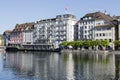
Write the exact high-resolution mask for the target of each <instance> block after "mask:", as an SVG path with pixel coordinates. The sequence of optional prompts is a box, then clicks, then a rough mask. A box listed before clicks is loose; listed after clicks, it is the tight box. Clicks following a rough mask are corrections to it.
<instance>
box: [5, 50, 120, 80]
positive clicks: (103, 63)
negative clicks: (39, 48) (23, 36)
mask: <svg viewBox="0 0 120 80" xmlns="http://www.w3.org/2000/svg"><path fill="white" fill-rule="evenodd" d="M115 61H116V57H115V55H114V54H94V53H89V54H88V53H72V52H69V53H62V54H58V53H45V52H27V53H23V52H17V53H6V59H5V60H4V68H8V69H10V70H12V71H13V74H14V75H15V76H16V77H18V78H27V79H29V78H32V79H35V80H39V79H41V80H48V79H49V80H88V79H90V80H98V79H99V80H106V79H108V80H109V79H111V80H112V79H116V77H117V79H118V77H119V75H120V74H119V73H120V70H119V69H120V68H119V67H120V65H119V64H117V65H116V64H115ZM117 61H118V60H117ZM119 62H120V60H119ZM116 66H118V70H117V71H118V72H117V73H116Z"/></svg>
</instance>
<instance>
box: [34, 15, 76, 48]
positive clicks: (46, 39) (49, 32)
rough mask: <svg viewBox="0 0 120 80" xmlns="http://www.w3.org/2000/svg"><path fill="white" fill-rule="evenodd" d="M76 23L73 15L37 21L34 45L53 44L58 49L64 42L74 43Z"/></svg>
mask: <svg viewBox="0 0 120 80" xmlns="http://www.w3.org/2000/svg"><path fill="white" fill-rule="evenodd" d="M75 23H76V17H75V16H74V15H71V14H65V15H57V16H56V18H51V19H44V20H40V21H37V22H36V24H35V25H34V28H35V29H34V33H33V38H34V43H37V44H41V43H46V44H52V45H54V47H55V48H58V47H59V44H60V43H62V42H63V41H73V40H74V25H75Z"/></svg>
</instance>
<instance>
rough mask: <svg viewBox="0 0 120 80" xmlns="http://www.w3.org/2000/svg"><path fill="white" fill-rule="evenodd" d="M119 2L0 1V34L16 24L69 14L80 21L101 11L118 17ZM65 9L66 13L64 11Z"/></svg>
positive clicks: (107, 0)
mask: <svg viewBox="0 0 120 80" xmlns="http://www.w3.org/2000/svg"><path fill="white" fill-rule="evenodd" d="M119 4H120V0H1V1H0V34H2V33H3V32H4V31H5V30H12V29H13V28H14V27H15V25H16V24H21V23H26V22H34V21H37V20H40V19H47V18H54V17H56V15H60V14H66V13H70V14H73V15H75V16H76V17H77V19H80V17H82V16H84V15H85V14H86V13H91V12H96V11H102V12H104V11H105V10H106V12H107V13H108V14H110V15H112V16H113V15H117V16H118V15H120V6H119ZM65 8H67V11H66V10H65Z"/></svg>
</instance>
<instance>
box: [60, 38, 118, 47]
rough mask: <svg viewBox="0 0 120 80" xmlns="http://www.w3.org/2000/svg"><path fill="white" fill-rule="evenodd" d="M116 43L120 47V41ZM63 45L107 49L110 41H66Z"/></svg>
mask: <svg viewBox="0 0 120 80" xmlns="http://www.w3.org/2000/svg"><path fill="white" fill-rule="evenodd" d="M114 43H115V45H117V46H120V41H115V42H114ZM62 45H63V46H64V47H68V46H72V47H74V48H76V47H83V46H84V47H90V46H93V47H95V46H103V47H106V46H109V41H108V40H94V41H91V40H87V41H71V42H67V41H64V42H62Z"/></svg>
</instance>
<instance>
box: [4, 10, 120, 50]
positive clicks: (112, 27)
mask: <svg viewBox="0 0 120 80" xmlns="http://www.w3.org/2000/svg"><path fill="white" fill-rule="evenodd" d="M119 21H120V17H119V16H117V17H111V16H110V15H108V14H106V13H102V12H95V13H88V14H86V15H84V16H83V17H82V18H81V19H80V20H77V19H76V17H75V16H74V15H72V14H64V15H57V16H56V17H55V18H50V19H43V20H40V21H36V22H31V23H24V24H16V26H15V28H14V29H13V30H12V31H11V34H10V38H9V44H15V45H18V44H20V45H23V46H29V45H41V47H44V46H46V45H47V47H46V48H48V47H54V48H58V47H59V45H60V43H62V42H63V41H74V40H109V42H110V47H112V48H113V49H114V44H113V41H115V40H119V39H120V25H119ZM5 33H6V32H4V36H6V34H5Z"/></svg>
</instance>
